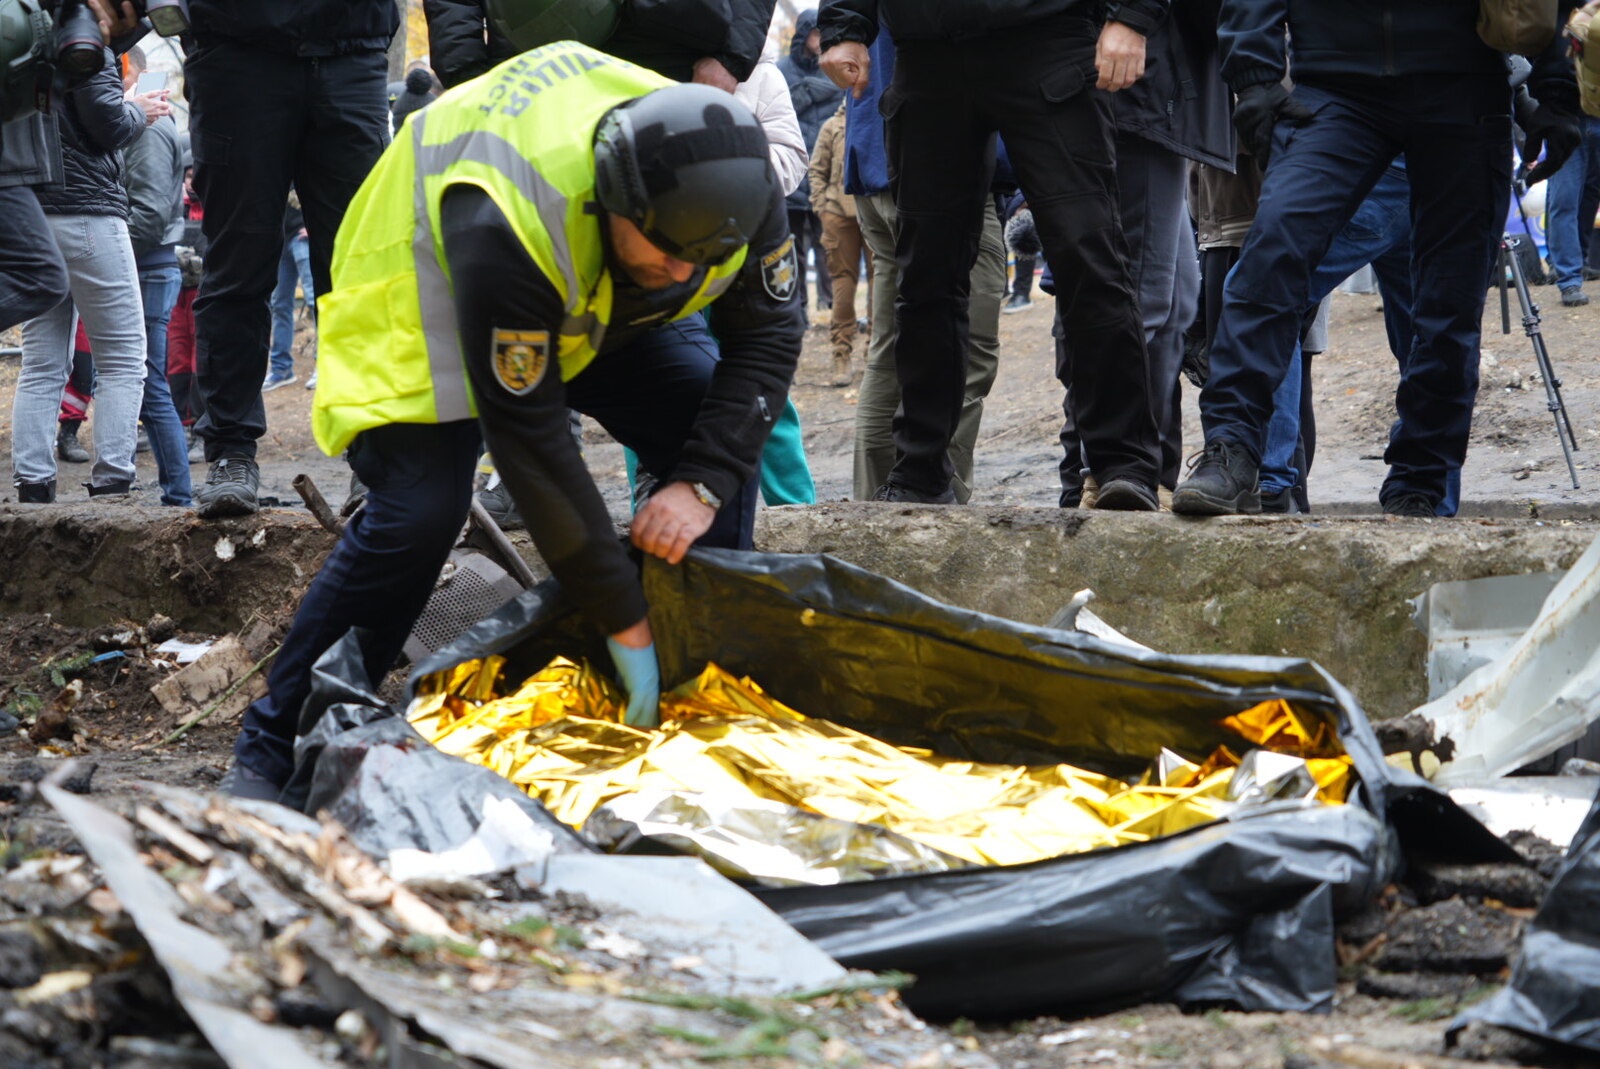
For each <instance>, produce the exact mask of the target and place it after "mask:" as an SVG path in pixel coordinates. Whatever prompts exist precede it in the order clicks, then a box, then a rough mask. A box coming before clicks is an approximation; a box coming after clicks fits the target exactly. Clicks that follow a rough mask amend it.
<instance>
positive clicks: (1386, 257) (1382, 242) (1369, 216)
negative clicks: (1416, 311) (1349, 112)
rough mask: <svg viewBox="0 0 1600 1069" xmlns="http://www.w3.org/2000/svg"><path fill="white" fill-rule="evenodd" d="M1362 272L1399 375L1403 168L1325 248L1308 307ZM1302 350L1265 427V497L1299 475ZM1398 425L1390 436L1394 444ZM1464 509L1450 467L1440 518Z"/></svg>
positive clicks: (1407, 206) (1457, 475)
mask: <svg viewBox="0 0 1600 1069" xmlns="http://www.w3.org/2000/svg"><path fill="white" fill-rule="evenodd" d="M1367 264H1371V265H1372V271H1373V274H1374V275H1376V276H1377V279H1378V292H1379V293H1380V294H1381V295H1382V297H1383V325H1384V330H1385V333H1387V334H1388V336H1389V351H1390V352H1392V353H1394V355H1395V360H1396V362H1397V363H1398V364H1399V365H1400V371H1401V374H1402V375H1404V373H1405V368H1406V362H1407V360H1408V359H1409V358H1410V356H1411V342H1412V332H1413V329H1414V328H1413V326H1412V322H1411V305H1412V291H1411V181H1410V178H1409V177H1408V176H1407V174H1406V170H1405V167H1404V165H1396V166H1393V167H1390V168H1389V169H1388V170H1387V171H1385V172H1384V173H1383V177H1382V178H1379V179H1378V183H1377V185H1375V186H1373V187H1372V192H1371V193H1369V194H1367V199H1366V200H1364V201H1362V202H1361V207H1359V208H1357V209H1356V214H1355V215H1354V216H1352V217H1351V219H1350V222H1348V223H1346V224H1345V227H1344V229H1343V230H1341V231H1339V235H1338V237H1336V238H1334V239H1333V244H1332V245H1331V246H1329V247H1328V254H1327V255H1326V256H1324V257H1323V258H1322V263H1321V264H1320V265H1319V266H1318V267H1317V270H1316V271H1315V272H1313V273H1312V276H1311V291H1310V298H1311V302H1312V304H1311V305H1310V306H1308V308H1307V311H1308V312H1309V310H1310V308H1311V307H1314V306H1315V305H1316V304H1317V303H1319V302H1321V301H1322V299H1323V298H1325V297H1326V296H1327V295H1328V294H1330V293H1332V292H1333V290H1334V288H1335V287H1337V286H1338V285H1339V283H1341V282H1343V281H1344V280H1345V279H1346V278H1348V277H1349V276H1350V275H1352V274H1354V273H1355V272H1356V271H1359V270H1360V269H1361V268H1362V267H1365V266H1366V265H1367ZM1300 362H1301V355H1300V343H1299V342H1298V341H1296V342H1295V350H1294V362H1293V363H1292V364H1291V365H1290V374H1288V375H1285V376H1284V379H1283V384H1282V385H1281V386H1279V387H1278V391H1277V392H1276V393H1274V394H1273V395H1272V404H1273V410H1272V419H1271V421H1270V422H1268V424H1267V445H1266V449H1265V451H1264V452H1263V453H1262V456H1261V490H1262V493H1277V492H1279V491H1281V490H1284V489H1286V488H1288V487H1291V486H1293V485H1294V484H1295V482H1296V480H1297V479H1298V478H1299V477H1300V474H1301V473H1300V472H1299V471H1297V470H1296V469H1295V467H1294V460H1293V458H1294V452H1295V447H1296V445H1297V443H1298V442H1299V438H1300V388H1301V384H1302V377H1301V375H1300ZM1398 430H1399V424H1398V423H1396V424H1395V426H1394V427H1393V428H1392V429H1391V431H1390V437H1391V438H1392V437H1393V436H1394V435H1395V434H1396V433H1398ZM1460 502H1461V465H1460V464H1454V465H1452V466H1451V467H1450V473H1449V476H1448V477H1447V479H1446V482H1445V494H1444V498H1443V499H1442V500H1441V501H1440V503H1439V505H1438V506H1437V512H1438V514H1439V515H1440V516H1454V515H1455V514H1456V509H1457V507H1458V506H1459V505H1460Z"/></svg>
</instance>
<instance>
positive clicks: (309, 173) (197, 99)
mask: <svg viewBox="0 0 1600 1069" xmlns="http://www.w3.org/2000/svg"><path fill="white" fill-rule="evenodd" d="M387 74H388V65H387V59H386V57H385V56H384V54H383V53H382V52H366V53H356V54H352V55H339V56H297V55H292V54H290V53H287V52H278V51H272V50H270V49H268V48H264V47H263V48H255V47H250V46H248V45H243V44H238V43H234V42H226V43H222V44H214V45H207V46H204V47H201V48H198V49H196V50H194V51H193V52H190V53H189V58H188V59H187V61H186V62H185V63H184V75H185V79H186V92H187V93H188V96H189V103H190V108H191V112H190V117H189V130H190V133H191V135H192V137H193V146H194V160H195V171H194V188H195V193H196V194H197V195H198V196H199V197H200V202H201V203H202V204H204V205H205V217H204V219H203V221H202V223H201V226H202V229H203V230H204V232H205V236H206V240H207V242H209V248H208V250H207V252H206V257H205V274H204V276H203V277H202V279H201V281H200V293H199V296H198V297H196V299H195V302H194V321H195V363H196V369H195V370H196V378H197V381H198V385H199V388H200V394H201V396H202V397H203V398H204V399H205V415H204V416H203V417H202V418H201V420H200V422H199V423H198V424H197V425H196V430H197V431H198V432H199V434H200V436H201V437H202V438H204V439H205V442H206V459H207V460H210V461H214V460H217V459H219V458H220V457H224V456H244V457H254V456H255V452H256V439H258V438H260V437H261V435H262V434H263V433H264V432H265V431H266V426H267V423H266V410H265V409H264V408H263V407H262V404H261V383H262V380H263V379H264V378H265V377H266V373H267V342H268V340H269V337H270V333H271V322H270V313H269V310H268V308H267V299H268V298H269V297H270V296H271V295H272V290H273V287H274V286H276V285H277V282H278V259H279V257H280V256H281V255H282V253H283V207H284V204H285V203H286V202H287V200H288V197H289V188H290V186H293V187H294V188H295V190H296V191H297V192H298V193H299V195H300V204H301V207H302V208H303V209H304V211H305V219H306V231H307V233H308V235H309V236H310V239H311V277H312V283H313V285H314V287H315V289H316V291H317V295H318V296H321V295H322V294H324V293H326V292H328V290H329V289H330V288H332V283H331V281H330V270H329V269H330V265H331V263H332V260H333V238H334V234H335V233H337V231H338V229H339V222H340V220H341V219H343V218H344V210H345V207H346V206H347V205H348V204H349V203H350V198H351V197H353V196H354V195H355V192H356V189H357V188H358V187H359V186H360V185H361V182H362V180H363V179H365V178H366V176H367V172H368V171H369V170H371V169H372V165H373V164H374V163H375V162H377V159H378V156H379V155H381V154H382V152H383V149H384V147H385V146H386V145H387V144H388V143H389V122H390V120H389V104H388V98H387V96H386V93H385V87H386V86H387V84H388V80H387Z"/></svg>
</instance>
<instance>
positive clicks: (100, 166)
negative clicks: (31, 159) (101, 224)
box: [37, 49, 144, 219]
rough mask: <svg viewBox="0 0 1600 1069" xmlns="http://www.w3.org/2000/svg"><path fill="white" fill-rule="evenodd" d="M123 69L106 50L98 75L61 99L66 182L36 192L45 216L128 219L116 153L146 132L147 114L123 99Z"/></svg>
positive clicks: (62, 151) (126, 194) (63, 166)
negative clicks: (110, 216) (105, 216)
mask: <svg viewBox="0 0 1600 1069" xmlns="http://www.w3.org/2000/svg"><path fill="white" fill-rule="evenodd" d="M120 69H121V67H120V65H119V64H118V63H117V61H116V59H115V58H114V57H113V56H112V55H111V51H110V50H109V49H107V50H106V62H105V66H103V67H101V68H100V72H99V73H98V74H96V75H94V76H93V77H91V78H90V79H89V80H88V81H87V82H84V83H83V84H82V85H80V86H79V87H78V88H76V89H73V90H71V91H69V92H68V93H67V94H66V95H65V97H64V98H63V99H62V101H61V106H60V108H59V109H58V110H57V113H56V118H57V127H58V129H59V130H60V133H61V163H62V181H61V182H59V183H56V184H53V185H47V186H39V187H38V188H37V192H38V195H39V206H40V207H41V208H43V209H44V211H45V214H46V215H115V216H118V217H119V218H122V219H126V218H127V217H128V193H127V190H125V189H123V187H122V159H121V157H120V156H119V155H118V153H120V152H121V150H122V149H125V148H127V147H128V146H129V145H131V144H133V142H134V140H135V139H136V138H138V137H139V135H140V134H142V133H144V112H143V111H141V110H140V109H139V106H138V105H137V104H133V103H130V102H128V101H126V100H124V99H123V98H122V78H121V77H120V74H119V71H120Z"/></svg>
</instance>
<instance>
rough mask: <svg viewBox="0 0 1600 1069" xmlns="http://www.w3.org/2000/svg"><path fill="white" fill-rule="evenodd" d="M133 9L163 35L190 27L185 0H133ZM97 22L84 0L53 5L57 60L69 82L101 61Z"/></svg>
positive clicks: (63, 0) (74, 82)
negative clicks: (54, 7)
mask: <svg viewBox="0 0 1600 1069" xmlns="http://www.w3.org/2000/svg"><path fill="white" fill-rule="evenodd" d="M133 10H134V13H135V14H136V15H137V16H138V17H139V18H148V19H149V20H150V25H151V26H152V27H153V28H154V29H155V31H156V32H157V33H159V34H160V35H161V36H163V37H177V36H179V35H180V34H184V33H187V32H188V31H189V3H188V0H133ZM102 44H103V42H102V41H101V40H100V24H99V23H98V22H97V21H96V20H95V17H94V12H93V11H92V10H90V8H89V5H88V4H87V3H86V2H85V0H59V3H58V6H57V7H56V38H55V50H56V63H57V64H58V65H59V66H60V68H61V70H62V72H63V73H64V74H65V75H66V78H67V84H68V85H81V84H82V83H83V82H84V80H85V79H87V78H88V77H89V76H90V75H92V74H94V73H95V72H96V71H98V70H99V69H100V67H101V65H102V63H103V62H104V53H103V52H102V51H101V47H102Z"/></svg>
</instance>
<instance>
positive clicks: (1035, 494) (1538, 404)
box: [0, 286, 1600, 515]
mask: <svg viewBox="0 0 1600 1069" xmlns="http://www.w3.org/2000/svg"><path fill="white" fill-rule="evenodd" d="M1533 294H1534V299H1535V301H1536V302H1538V303H1539V306H1540V311H1541V314H1542V316H1543V331H1544V337H1545V340H1546V343H1547V345H1548V347H1549V351H1550V357H1551V363H1552V365H1553V366H1554V368H1555V370H1556V373H1557V375H1558V377H1559V380H1560V382H1561V388H1562V394H1563V396H1564V397H1565V400H1566V404H1567V411H1568V413H1569V415H1570V418H1571V420H1572V426H1573V429H1574V431H1575V432H1576V434H1577V439H1578V444H1579V447H1580V449H1579V452H1578V453H1577V455H1576V457H1575V461H1576V466H1577V470H1578V478H1579V481H1580V483H1581V484H1582V488H1581V489H1579V490H1573V489H1571V485H1570V481H1569V479H1568V478H1567V473H1566V466H1565V463H1564V461H1563V459H1562V453H1561V447H1560V443H1559V441H1558V440H1557V438H1556V434H1555V426H1554V421H1553V419H1552V416H1551V413H1550V412H1549V411H1548V409H1547V408H1546V398H1545V391H1544V387H1543V384H1542V379H1540V378H1539V377H1538V370H1537V366H1536V363H1535V360H1534V357H1533V350H1532V346H1531V343H1530V342H1529V340H1528V338H1527V337H1525V336H1524V334H1523V331H1522V327H1521V325H1520V316H1519V314H1518V310H1517V308H1516V303H1515V301H1514V300H1513V302H1512V324H1511V327H1512V333H1511V334H1510V335H1503V334H1501V333H1500V325H1501V324H1500V311H1499V304H1498V300H1497V299H1495V297H1494V295H1493V294H1491V295H1490V297H1491V299H1490V301H1489V304H1488V307H1487V310H1486V313H1485V318H1484V345H1483V365H1482V369H1481V376H1482V385H1481V388H1480V392H1479V396H1478V406H1477V415H1476V418H1475V421H1474V426H1473V434H1472V443H1471V448H1470V451H1469V454H1468V457H1467V464H1466V467H1465V469H1464V471H1463V494H1462V497H1463V502H1464V505H1463V511H1464V512H1468V513H1470V512H1472V511H1474V510H1481V509H1484V508H1487V507H1495V508H1498V509H1501V510H1504V509H1505V508H1507V507H1508V506H1509V505H1511V504H1512V503H1515V505H1516V507H1517V508H1522V507H1524V506H1525V505H1526V504H1527V503H1528V502H1532V503H1534V504H1535V505H1536V506H1542V505H1554V504H1564V505H1566V506H1568V507H1569V508H1577V509H1582V510H1584V511H1588V510H1591V509H1593V508H1594V507H1595V506H1596V505H1597V504H1600V476H1597V475H1594V474H1593V473H1594V472H1595V471H1596V470H1600V462H1597V461H1595V460H1594V459H1593V457H1592V453H1593V451H1594V450H1595V449H1596V448H1597V447H1600V302H1597V303H1595V304H1591V305H1589V306H1587V307H1583V308H1563V307H1562V306H1561V303H1560V301H1559V300H1558V299H1557V297H1556V293H1555V290H1554V289H1553V288H1552V287H1548V286H1546V287H1538V288H1535V289H1534V290H1533ZM862 310H863V311H864V305H863V306H862ZM1053 313H1054V302H1053V301H1052V300H1051V298H1050V297H1048V296H1046V295H1045V294H1043V293H1041V292H1039V291H1038V290H1037V289H1035V292H1034V306H1033V307H1032V308H1031V309H1028V310H1026V311H1023V312H1019V313H1016V314H1013V315H1005V316H1002V317H1001V321H1000V340H1001V363H1000V374H999V377H998V379H997V380H996V382H995V386H994V389H993V391H992V392H991V393H990V395H989V399H988V402H987V404H986V406H985V411H984V421H983V428H982V431H981V432H980V434H979V439H978V450H977V460H976V464H977V468H976V475H975V490H974V494H973V498H972V503H973V504H978V505H1053V504H1055V502H1056V496H1057V484H1056V462H1057V459H1058V457H1059V447H1058V445H1057V441H1056V434H1057V432H1058V430H1059V428H1060V400H1061V397H1060V387H1059V386H1058V384H1057V383H1056V380H1055V376H1054V360H1053V356H1052V353H1053V348H1052V341H1051V338H1050V321H1051V317H1052V315H1053ZM823 319H824V315H822V314H817V315H815V316H814V320H815V325H814V326H813V328H812V329H811V330H810V331H808V332H807V335H806V343H805V349H804V351H803V353H802V356H801V361H800V367H799V371H798V373H797V375H796V377H795V385H794V391H793V397H794V400H795V404H796V406H797V407H798V408H799V410H800V414H801V423H802V427H803V429H804V432H805V444H806V451H807V454H808V456H809V459H810V461H811V468H812V473H813V476H814V477H815V479H816V484H817V497H818V499H819V500H822V501H836V500H842V499H847V498H849V497H850V495H851V486H850V481H851V442H852V430H853V426H854V419H855V403H856V386H858V385H859V383H860V374H859V367H860V363H861V357H860V352H861V349H862V348H863V347H864V342H863V341H861V340H859V339H858V342H857V349H858V357H857V367H858V373H857V378H856V384H855V385H852V386H851V387H848V388H845V389H839V388H836V387H833V386H830V385H827V383H828V382H829V381H830V379H829V363H828V348H827V338H826V329H825V328H824V326H823ZM11 344H14V342H11ZM1329 344H1330V347H1329V349H1328V351H1327V352H1326V353H1323V354H1322V355H1320V356H1318V357H1317V358H1316V359H1315V361H1314V362H1313V377H1314V380H1315V383H1316V398H1317V454H1316V463H1315V466H1314V467H1313V469H1312V472H1311V477H1310V490H1311V499H1312V504H1313V509H1316V508H1317V507H1319V506H1321V507H1323V508H1326V509H1329V510H1332V511H1339V512H1351V511H1357V510H1359V511H1365V512H1376V511H1377V494H1378V487H1379V485H1380V484H1381V483H1382V481H1383V476H1384V473H1385V466H1384V464H1383V462H1382V456H1383V450H1384V446H1385V444H1386V442H1387V435H1388V429H1389V425H1390V423H1391V422H1392V420H1393V419H1394V385H1395V380H1396V372H1395V366H1394V358H1393V357H1392V355H1391V354H1390V353H1389V349H1388V343H1387V341H1386V338H1385V335H1384V330H1383V315H1382V313H1381V311H1380V310H1379V303H1378V298H1377V297H1376V296H1368V295H1353V294H1347V293H1343V292H1339V293H1335V294H1334V296H1333V307H1332V314H1331V317H1330V322H1329ZM296 348H297V350H298V353H299V356H298V360H297V364H296V371H297V373H298V374H299V376H300V381H298V382H295V383H292V384H290V385H288V386H285V387H282V388H280V389H278V390H275V391H273V392H272V393H269V394H266V395H265V401H266V411H267V428H268V429H267V434H266V436H265V437H264V438H263V439H262V441H261V444H260V457H259V458H260V461H261V467H262V488H261V492H262V494H263V495H264V496H266V497H270V498H274V499H277V500H278V501H281V502H283V503H284V504H286V505H289V506H291V507H298V506H299V503H300V502H299V497H298V495H297V494H296V493H295V492H294V490H293V489H292V488H291V487H290V485H289V482H290V480H291V479H293V477H294V476H295V475H296V474H299V473H300V472H307V473H309V474H310V475H311V476H312V477H313V478H314V479H315V480H316V482H317V484H318V485H319V486H320V487H322V489H323V492H324V494H325V495H326V496H327V497H328V499H329V500H330V501H333V502H334V503H335V504H337V503H338V502H339V501H340V500H342V499H343V495H344V490H345V487H346V483H347V480H348V471H347V469H346V468H345V467H344V465H343V463H342V462H341V461H339V460H337V459H332V458H329V457H326V456H324V455H323V454H322V453H321V451H320V450H318V449H317V446H316V443H315V442H314V441H313V440H312V438H311V432H310V423H309V419H308V413H309V411H310V407H311V396H312V395H311V393H310V391H308V390H306V389H304V383H305V380H306V378H307V376H308V375H309V372H310V370H311V366H312V365H311V354H312V353H313V352H314V348H315V341H314V339H313V338H312V337H311V336H310V335H309V333H307V332H306V331H305V330H304V329H303V330H302V336H301V339H300V343H299V344H298V345H297V346H296ZM16 369H17V358H16V357H14V356H13V357H3V358H0V397H9V396H10V395H11V392H12V388H13V386H14V384H15V382H16ZM1182 387H1183V390H1184V399H1183V400H1184V416H1185V429H1184V444H1185V449H1186V451H1192V450H1194V449H1197V448H1198V447H1199V444H1200V440H1201V436H1200V423H1199V416H1198V409H1197V407H1196V391H1195V390H1194V389H1193V388H1192V387H1191V386H1190V385H1189V383H1188V382H1187V381H1184V382H1183V383H1182ZM91 436H92V425H90V426H86V427H85V428H84V430H83V433H82V437H83V438H84V439H85V441H88V440H89V439H90V437H91ZM10 437H11V421H10V410H9V407H0V453H4V452H8V451H9V448H10ZM585 449H586V453H587V455H588V456H589V460H590V466H591V469H592V470H593V471H594V473H595V476H596V479H597V481H599V483H600V485H601V487H602V488H603V489H604V490H605V491H606V494H607V499H608V500H609V501H610V502H611V503H612V505H613V508H614V509H615V510H616V511H617V512H618V513H619V515H620V514H621V510H622V508H623V507H624V503H625V501H626V497H625V490H624V483H623V479H624V475H623V467H622V455H621V450H620V449H619V448H617V447H616V445H615V444H614V443H612V442H611V441H610V439H609V438H608V436H607V435H606V434H605V433H604V432H603V431H602V430H600V429H599V427H598V426H596V425H595V424H594V423H592V422H589V421H586V431H585ZM139 470H140V480H141V482H143V483H144V484H145V485H146V486H150V487H153V486H154V482H155V466H154V462H153V460H151V458H150V454H149V453H141V454H140V455H139ZM204 472H205V469H204V467H203V466H198V465H197V466H196V467H195V468H194V477H195V479H196V481H197V482H198V481H200V480H203V479H204ZM60 478H61V484H62V486H61V495H62V497H63V498H64V499H65V498H68V497H69V496H70V497H71V498H73V499H82V498H83V497H84V496H85V494H84V491H83V490H82V489H81V488H80V487H79V486H78V485H76V484H78V483H80V482H82V481H84V480H86V479H87V478H88V467H87V465H62V470H61V476H60ZM0 494H4V490H3V489H0ZM146 496H148V497H152V498H153V497H154V491H153V490H150V491H146ZM1501 514H1502V515H1503V514H1505V513H1504V512H1503V511H1502V512H1501Z"/></svg>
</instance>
